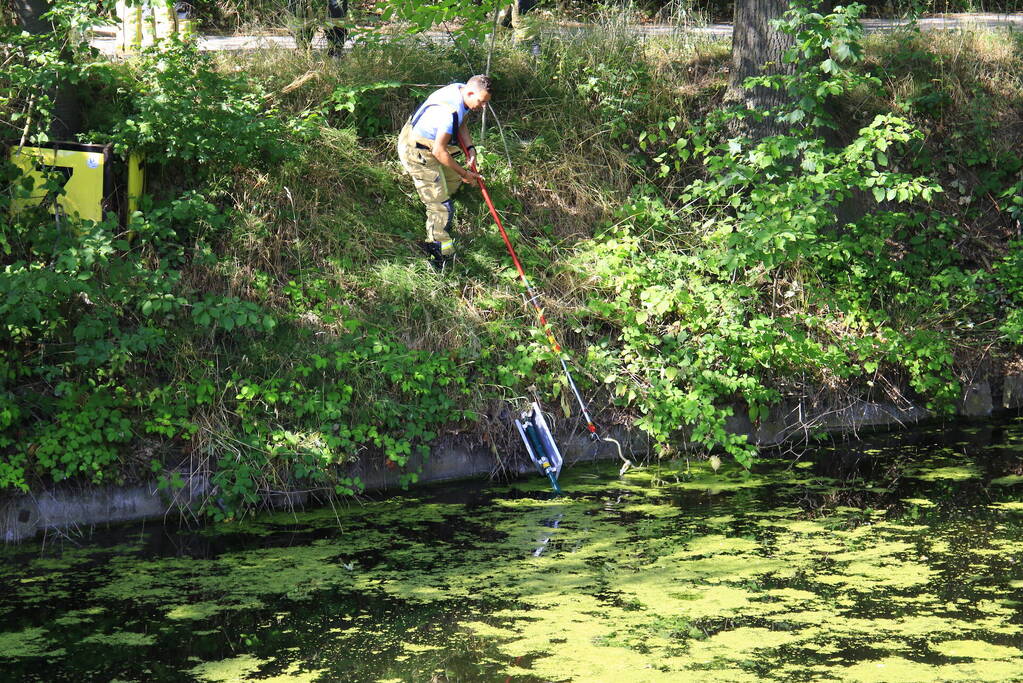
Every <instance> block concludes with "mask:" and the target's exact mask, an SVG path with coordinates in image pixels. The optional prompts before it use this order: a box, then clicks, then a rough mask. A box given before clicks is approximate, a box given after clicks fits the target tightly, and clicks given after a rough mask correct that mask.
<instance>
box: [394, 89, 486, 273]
mask: <svg viewBox="0 0 1023 683" xmlns="http://www.w3.org/2000/svg"><path fill="white" fill-rule="evenodd" d="M490 90H491V82H490V78H489V77H488V76H473V77H472V78H470V79H469V80H468V81H466V82H465V83H452V84H451V85H448V86H445V87H443V88H441V89H440V90H437V91H435V92H434V93H433V94H431V95H430V96H429V97H428V98H426V101H425V102H424V103H423V105H422V106H421V107H419V109H417V110H416V112H415V113H414V114H413V115H412V117H411V118H409V120H408V122H407V123H406V124H405V127H404V128H402V129H401V134H400V135H399V136H398V158H399V159H401V165H402V167H403V168H404V169H405V170H406V171H407V172H408V174H409V175H411V176H412V180H413V182H415V185H416V190H417V191H418V192H419V197H420V198H421V199H422V200H423V203H424V204H426V241H425V242H423V243H422V249H423V251H424V252H426V254H427V256H429V258H430V262H431V263H432V264H433V266H434V268H437V269H438V270H443V268H444V266H445V265H446V264H447V263H449V262H450V261H451V259H452V258H453V257H454V255H455V245H454V242H453V240H452V238H451V234H450V232H449V230H450V228H451V221H452V219H453V218H454V207H452V205H451V195H453V194H454V193H455V192H456V191H457V190H458V188H459V187H461V185H462V183H466V184H468V185H476V184H478V181H479V180H480V179H481V176H480V175H479V174H478V173H476V172H475V171H471V170H469V168H465V167H463V166H461V165H460V164H459V163H458V162H457V161H455V159H454V157H452V156H451V155H452V154H453V153H455V152H457V151H458V149H459V147H458V136H461V139H462V141H463V142H464V143H465V145H466V149H468V150H469V158H468V159H467V160H466V166H468V167H470V168H471V167H472V166H473V165H474V164H475V162H476V148H475V147H473V144H472V137H471V136H470V135H469V128H468V126H467V125H466V121H465V118H466V114H467V113H468V112H469V111H479V110H481V109H483V107H485V106H486V105H487V102H489V101H490Z"/></svg>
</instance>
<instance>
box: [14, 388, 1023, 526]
mask: <svg viewBox="0 0 1023 683" xmlns="http://www.w3.org/2000/svg"><path fill="white" fill-rule="evenodd" d="M997 389H998V391H995V390H993V388H992V384H991V383H990V382H988V381H978V382H974V383H972V384H969V385H968V386H966V387H965V389H964V392H963V396H962V399H961V400H960V402H959V404H958V412H959V414H960V415H961V416H963V417H968V418H984V417H989V416H991V415H992V414H993V413H994V412H995V411H996V410H1019V409H1020V408H1023V375H1012V376H1008V377H1005V378H1004V379H1003V380H1002V381H1000V382H999V384H998V386H997ZM996 399H997V400H996ZM744 412H745V411H742V410H736V414H735V416H733V417H732V418H731V419H730V420H729V425H728V426H729V429H730V430H731V431H733V432H735V433H743V434H747V435H749V436H750V438H751V439H752V440H753V441H754V442H755V443H757V444H758V445H760V446H768V447H769V446H777V445H780V444H782V443H785V442H791V441H799V440H801V439H803V438H805V436H806V435H807V434H808V433H809V432H810V431H819V430H824V431H855V430H857V429H863V428H871V427H885V426H905V425H909V424H913V423H917V422H920V421H922V420H924V419H927V418H928V417H930V414H929V413H928V412H927V410H925V409H924V408H922V407H920V406H912V405H906V406H897V405H895V404H891V403H871V402H867V401H859V400H856V401H852V402H850V401H845V402H844V403H839V402H833V403H829V402H828V401H821V400H802V401H798V402H791V403H783V404H780V405H778V406H775V407H774V408H772V410H771V412H770V414H769V415H768V416H767V418H766V419H763V420H760V421H759V422H758V423H756V424H753V423H752V422H750V420H749V418H748V417H747V416H746V415H745V414H744ZM612 436H613V438H615V439H617V440H618V441H619V442H620V443H621V445H622V448H623V450H624V453H625V455H626V457H628V458H629V459H631V460H632V461H634V462H638V461H642V460H644V459H645V458H646V457H647V456H648V454H649V449H648V447H647V443H646V441H645V439H644V438H643V437H642V436H641V435H638V434H635V433H628V432H624V431H618V432H617V433H613V434H612ZM559 448H561V451H562V454H563V456H564V458H565V464H566V466H571V465H572V464H573V463H576V462H584V461H592V460H615V459H618V457H619V455H618V449H617V448H616V447H615V446H614V445H613V444H611V443H608V442H602V443H597V444H594V443H593V442H591V441H590V440H589V439H588V438H587V437H586V436H585V435H576V436H572V435H559ZM410 467H411V469H412V471H415V469H416V467H419V481H420V482H424V483H425V482H442V481H452V480H457V479H472V478H482V477H499V478H511V477H518V476H524V475H533V473H534V469H533V466H532V464H531V463H529V462H528V461H527V460H526V459H525V457H524V456H516V457H510V458H509V457H501V456H499V455H498V454H496V453H494V452H493V451H492V450H491V449H489V448H487V447H485V446H483V445H480V444H469V443H466V442H465V441H460V440H458V439H453V438H446V439H441V440H439V441H438V442H437V443H435V444H434V445H433V446H432V450H431V454H430V457H429V458H427V459H426V461H425V462H423V461H422V460H418V461H417V460H416V459H413V460H412V461H411V462H410ZM350 474H351V475H352V476H358V477H359V478H360V479H361V480H362V482H363V483H364V485H365V486H366V489H367V490H369V491H379V490H384V489H390V488H396V487H397V486H398V485H399V477H400V472H397V471H394V470H390V469H388V468H386V467H384V465H383V462H382V461H381V459H380V458H379V457H376V458H369V457H366V458H361V459H359V460H358V461H357V462H355V463H354V464H353V465H352V466H351V468H350ZM209 489H210V485H209V481H208V480H206V479H205V478H204V477H201V476H198V475H193V476H191V477H188V478H186V485H185V487H184V488H183V489H182V490H181V491H178V492H175V493H174V494H173V496H172V495H170V494H169V493H168V492H167V491H161V490H160V489H159V487H158V486H157V485H156V483H152V484H150V485H146V486H130V487H117V486H104V487H80V488H60V489H53V490H47V491H42V492H39V493H33V494H26V495H17V496H11V497H7V498H0V538H3V540H4V541H6V542H16V541H19V540H24V539H28V538H33V537H34V536H35V535H36V534H38V533H41V532H44V531H47V530H53V529H62V530H66V529H77V528H82V527H91V526H94V525H99V524H108V523H113V522H127V521H136V520H142V519H159V518H161V517H165V516H167V515H177V514H178V511H179V510H181V509H182V508H187V507H188V506H189V505H190V504H192V503H195V502H197V501H200V500H202V499H203V498H204V497H205V496H206V495H207V492H208V491H209ZM307 502H308V495H307V494H303V493H301V492H296V493H282V494H275V495H273V496H271V497H269V499H268V500H267V503H268V505H270V506H271V507H279V508H280V507H284V508H288V507H291V506H299V507H300V506H302V505H305V504H306V503H307Z"/></svg>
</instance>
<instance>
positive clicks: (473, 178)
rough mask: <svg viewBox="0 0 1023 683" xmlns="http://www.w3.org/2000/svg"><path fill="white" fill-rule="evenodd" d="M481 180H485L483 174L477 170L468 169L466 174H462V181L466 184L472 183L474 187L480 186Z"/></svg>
mask: <svg viewBox="0 0 1023 683" xmlns="http://www.w3.org/2000/svg"><path fill="white" fill-rule="evenodd" d="M481 180H483V176H481V175H480V174H479V173H477V172H476V171H469V170H467V171H466V172H465V175H464V176H462V182H463V183H465V184H466V185H472V186H473V187H479V184H480V181H481Z"/></svg>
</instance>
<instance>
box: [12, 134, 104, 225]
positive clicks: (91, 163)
mask: <svg viewBox="0 0 1023 683" xmlns="http://www.w3.org/2000/svg"><path fill="white" fill-rule="evenodd" d="M112 153H113V146H112V145H87V144H82V143H79V142H47V143H41V144H40V145H38V146H35V147H18V146H12V147H11V148H10V151H9V155H10V160H11V162H12V163H14V165H16V166H18V167H19V168H20V169H21V170H22V173H23V174H24V175H25V176H27V177H29V178H32V180H33V181H34V184H33V189H32V191H31V194H30V195H29V196H28V197H26V198H18V199H15V201H14V202H13V203H12V205H11V209H12V211H15V212H16V211H18V210H20V209H24V208H26V207H30V206H38V205H39V204H40V203H42V202H43V201H44V200H45V199H47V189H46V176H47V174H48V173H52V172H54V171H56V172H57V173H59V174H60V175H62V176H63V177H64V179H65V180H64V185H63V187H64V194H62V195H60V196H59V197H57V198H56V201H57V204H59V205H60V207H61V209H62V210H63V211H64V212H65V213H66V214H68V215H71V216H77V217H78V218H80V219H83V220H90V221H97V222H98V221H101V220H103V213H104V211H107V210H112V207H110V206H109V204H110V199H111V194H112V192H113V183H112V179H111V163H110V161H111V155H112ZM50 210H51V211H53V207H52V205H51V207H50Z"/></svg>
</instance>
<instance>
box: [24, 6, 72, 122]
mask: <svg viewBox="0 0 1023 683" xmlns="http://www.w3.org/2000/svg"><path fill="white" fill-rule="evenodd" d="M49 9H50V2H49V0H14V12H15V14H16V15H17V17H18V20H19V22H20V23H21V25H22V26H23V27H24V29H25V31H27V32H28V33H30V34H32V35H42V34H44V33H51V32H52V31H53V30H54V26H53V24H51V23H50V22H49V21H47V20H46V19H43V18H42V15H43V14H45V13H46V12H48V11H49ZM65 52H66V51H65ZM64 56H65V57H68V56H69V55H67V54H65V55H64ZM49 95H50V96H51V97H52V98H53V118H52V119H50V121H49V123H48V125H47V126H46V133H47V135H48V136H49V138H50V139H51V140H72V139H74V135H75V133H77V132H78V130H79V128H80V127H81V123H82V111H81V106H80V104H79V102H78V96H77V95H76V93H75V90H74V89H73V88H71V87H70V84H68V83H61V84H59V85H58V86H57V87H56V88H54V89H53V90H52V91H51V92H50V93H49Z"/></svg>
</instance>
